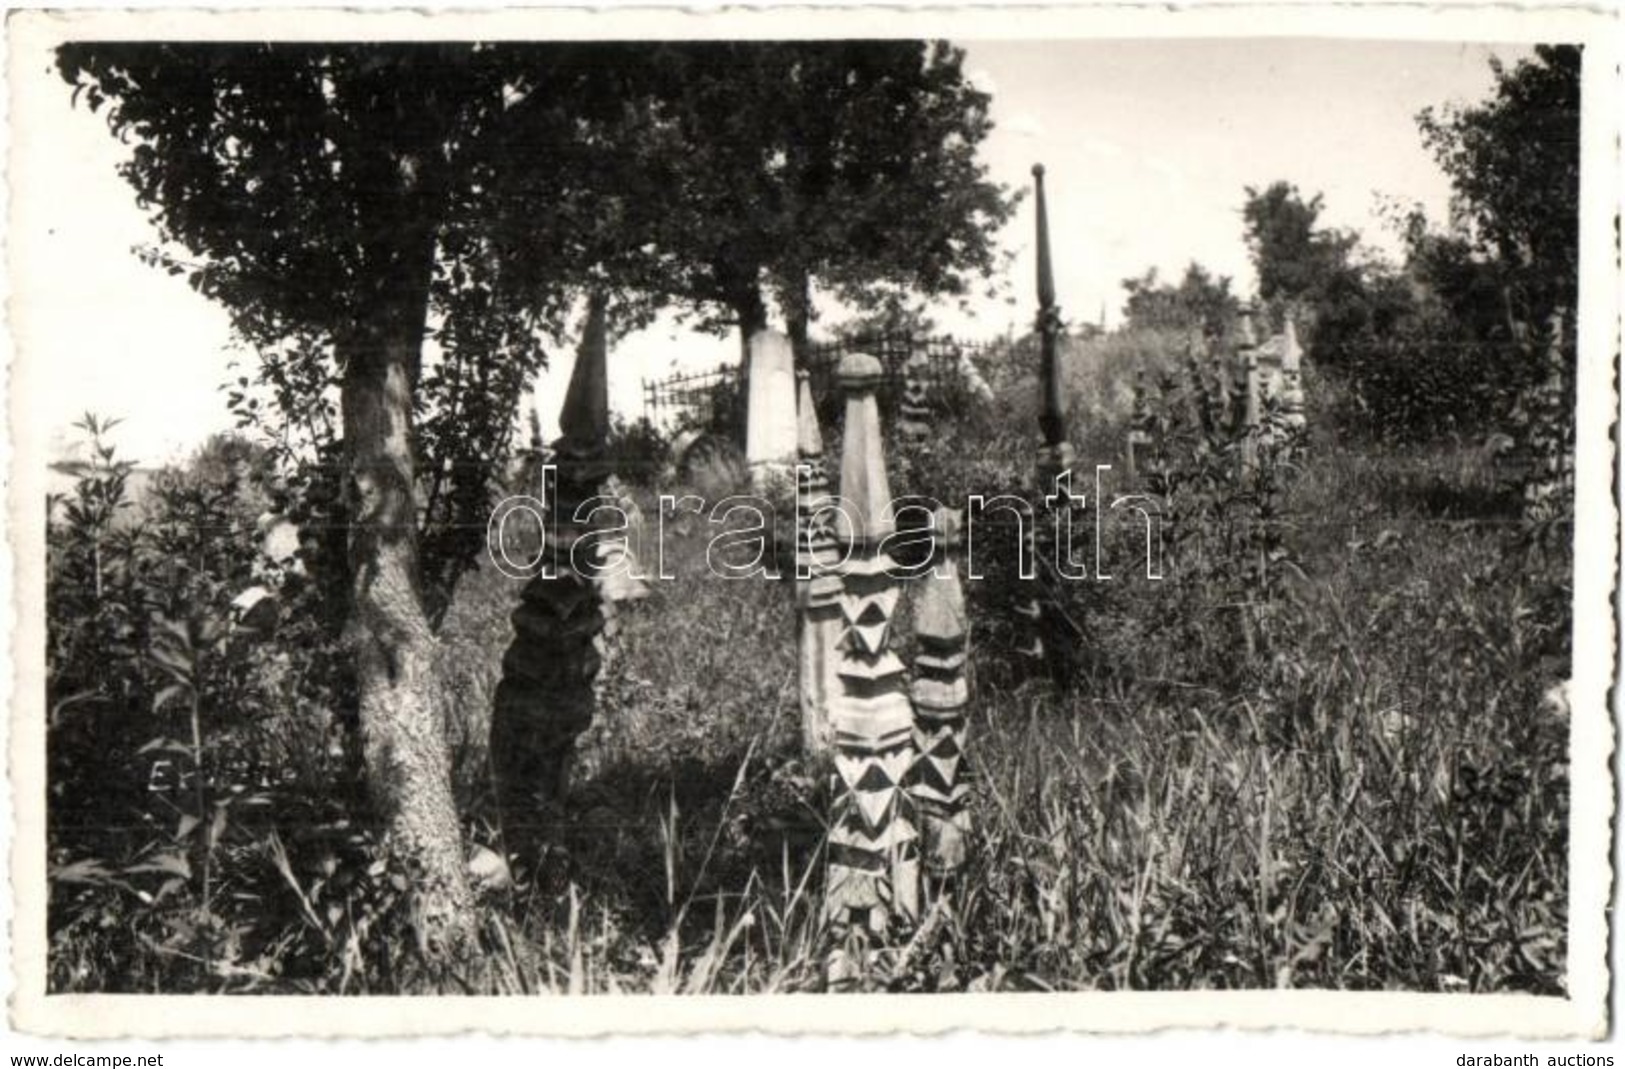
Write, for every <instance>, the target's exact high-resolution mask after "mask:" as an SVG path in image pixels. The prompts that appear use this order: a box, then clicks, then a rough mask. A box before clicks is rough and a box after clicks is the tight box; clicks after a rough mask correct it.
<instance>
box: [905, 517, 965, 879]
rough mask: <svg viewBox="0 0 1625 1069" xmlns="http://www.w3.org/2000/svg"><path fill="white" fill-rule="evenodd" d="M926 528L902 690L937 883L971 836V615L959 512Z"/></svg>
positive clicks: (927, 850)
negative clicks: (909, 709) (927, 543)
mask: <svg viewBox="0 0 1625 1069" xmlns="http://www.w3.org/2000/svg"><path fill="white" fill-rule="evenodd" d="M933 527H934V529H935V546H934V549H935V560H934V561H933V567H932V568H931V570H930V571H928V572H926V573H925V574H924V575H923V576H921V577H920V578H919V579H916V580H915V581H914V586H913V589H912V590H911V591H910V592H909V604H910V606H911V607H912V609H913V612H912V620H913V625H914V640H915V644H916V647H917V649H916V652H915V655H914V683H913V686H912V687H911V688H910V692H909V693H910V696H911V697H912V699H913V702H914V748H915V750H916V751H918V757H917V758H916V759H915V763H914V775H913V777H912V779H911V780H910V783H909V792H910V793H911V794H912V795H913V797H914V806H915V811H916V813H917V815H918V819H919V822H920V834H921V840H922V843H923V850H922V851H921V853H922V855H923V857H924V860H925V867H926V871H927V872H929V873H930V874H931V875H933V876H936V877H939V878H941V877H947V876H951V875H953V874H954V873H956V872H958V871H959V869H960V867H961V866H962V865H964V863H965V846H966V841H967V840H968V839H969V837H970V810H969V807H968V806H967V804H966V803H967V801H968V799H967V795H968V792H969V788H968V787H967V785H966V783H965V780H964V775H963V773H964V769H963V762H964V758H965V713H966V705H967V703H968V702H969V700H970V684H969V682H968V681H967V680H966V676H965V664H966V660H967V658H968V656H969V652H970V615H969V614H968V613H967V612H966V611H965V589H964V586H963V584H962V583H961V582H960V578H959V550H960V546H961V543H962V526H961V521H960V516H959V513H957V512H953V511H950V510H948V509H946V508H939V509H938V510H937V511H936V513H935V514H934V517H933Z"/></svg>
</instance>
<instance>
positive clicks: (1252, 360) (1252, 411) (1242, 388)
mask: <svg viewBox="0 0 1625 1069" xmlns="http://www.w3.org/2000/svg"><path fill="white" fill-rule="evenodd" d="M1239 333H1240V340H1239V342H1238V344H1237V352H1236V356H1235V362H1234V364H1233V365H1232V367H1233V368H1234V370H1235V373H1236V383H1235V384H1236V389H1237V392H1238V393H1239V394H1240V395H1241V409H1240V415H1241V419H1240V426H1239V427H1238V428H1237V433H1238V434H1239V436H1240V438H1241V469H1242V471H1243V472H1244V473H1245V472H1251V471H1253V470H1255V469H1256V468H1257V467H1258V434H1259V424H1260V422H1261V420H1262V418H1263V413H1264V400H1263V396H1262V382H1261V380H1260V379H1259V373H1258V332H1257V331H1256V330H1255V329H1254V327H1253V312H1252V309H1251V308H1250V307H1243V308H1242V310H1241V326H1240V331H1239Z"/></svg>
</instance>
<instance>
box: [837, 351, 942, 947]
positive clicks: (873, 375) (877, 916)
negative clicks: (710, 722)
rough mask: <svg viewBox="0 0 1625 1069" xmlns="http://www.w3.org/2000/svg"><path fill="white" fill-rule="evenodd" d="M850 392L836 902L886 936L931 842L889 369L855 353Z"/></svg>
mask: <svg viewBox="0 0 1625 1069" xmlns="http://www.w3.org/2000/svg"><path fill="white" fill-rule="evenodd" d="M839 376H840V384H841V388H842V390H843V391H844V392H845V395H846V415H845V422H844V425H843V428H842V443H841V485H840V493H841V503H842V505H843V508H842V509H841V511H840V512H839V513H838V514H837V517H836V526H835V537H836V539H837V542H838V543H839V544H840V545H841V547H842V548H843V549H844V550H846V552H847V554H848V555H847V558H846V560H845V562H844V563H843V564H842V565H841V586H842V589H841V595H840V611H841V627H842V634H841V646H840V653H839V657H840V660H839V664H838V665H837V667H836V673H837V675H838V676H839V679H840V691H839V693H838V694H835V695H832V696H831V700H830V720H831V723H832V725H833V727H834V729H835V754H834V757H835V772H836V775H835V783H834V787H835V798H834V809H833V812H832V814H831V821H830V834H829V882H828V887H827V890H826V903H827V909H828V912H829V916H830V919H831V921H832V922H833V923H835V924H836V925H837V927H850V928H860V927H861V928H867V929H868V930H869V931H871V932H880V931H883V930H884V929H885V928H886V926H887V923H888V921H889V920H890V919H891V918H892V917H893V916H894V915H897V916H899V917H901V918H904V919H913V918H915V917H917V916H918V914H919V872H920V862H919V843H918V841H917V838H918V833H917V832H916V830H915V821H914V811H913V810H914V806H913V802H912V800H911V798H910V796H909V794H908V792H907V790H906V789H905V779H906V778H907V776H908V775H909V772H910V767H911V766H912V764H913V761H914V734H913V733H914V710H913V707H912V705H911V704H910V702H909V698H908V691H907V684H906V679H905V677H906V670H905V668H904V666H903V662H902V661H901V660H900V659H899V658H898V656H897V654H896V653H895V652H893V651H892V648H891V628H892V616H893V614H894V613H895V612H896V610H897V601H898V597H899V594H900V593H901V591H900V588H899V586H898V583H897V580H896V578H895V577H894V576H893V575H892V574H891V569H892V562H891V559H890V557H889V556H888V555H886V554H884V553H882V552H881V542H882V540H883V539H884V538H885V537H886V536H887V535H889V534H891V533H892V531H893V530H894V526H893V516H892V508H891V488H890V485H889V484H888V482H887V479H886V467H885V457H884V455H883V454H882V446H881V432H880V410H879V406H878V404H877V403H876V400H875V389H876V387H877V386H879V384H880V379H881V366H880V361H879V360H877V359H875V358H874V357H872V356H869V355H868V354H866V353H852V354H849V355H848V356H847V357H846V358H845V359H843V360H842V361H841V364H840V371H839Z"/></svg>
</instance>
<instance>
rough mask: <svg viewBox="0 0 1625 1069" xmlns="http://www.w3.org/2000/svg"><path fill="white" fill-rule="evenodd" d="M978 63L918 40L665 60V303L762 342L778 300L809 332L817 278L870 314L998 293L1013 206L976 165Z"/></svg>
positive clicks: (720, 46)
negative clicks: (1002, 231)
mask: <svg viewBox="0 0 1625 1069" xmlns="http://www.w3.org/2000/svg"><path fill="white" fill-rule="evenodd" d="M962 61H963V55H962V53H961V52H960V51H959V50H958V49H954V48H951V47H949V46H948V45H946V44H943V43H941V42H936V43H926V42H920V41H846V42H807V41H786V42H771V43H766V44H760V43H742V42H716V43H701V44H672V45H667V46H665V47H663V48H661V49H660V50H659V52H658V55H657V58H656V67H657V69H658V71H659V72H660V77H661V78H662V79H663V91H662V92H663V95H662V97H661V98H660V99H658V100H656V101H655V102H654V103H653V105H652V115H653V118H652V121H651V124H650V127H649V130H648V133H649V134H650V135H651V136H650V138H649V139H648V141H647V142H646V145H645V148H646V150H647V152H648V158H647V166H646V170H647V173H649V174H652V175H658V176H659V182H658V184H659V185H660V187H661V188H662V190H663V191H664V196H665V198H666V199H665V200H664V201H662V217H661V219H660V220H659V224H658V236H657V237H656V243H657V244H658V245H659V247H660V248H661V250H662V252H663V254H664V256H665V262H666V263H667V265H668V268H669V270H668V272H667V274H666V276H665V278H664V281H663V283H662V284H661V285H660V287H659V288H660V291H661V292H662V293H663V294H665V295H667V296H669V297H671V298H673V299H674V300H676V301H679V302H681V303H684V304H686V305H687V306H689V307H690V308H691V309H694V310H696V311H697V312H698V313H699V316H700V321H701V323H702V325H704V326H707V327H710V328H712V329H724V328H726V327H729V326H735V325H737V326H740V327H741V328H742V329H743V330H744V331H745V332H746V333H749V332H750V331H751V330H753V329H754V328H756V327H758V326H760V325H762V323H763V322H764V321H765V317H766V308H767V299H768V298H769V297H776V298H777V299H778V301H779V303H780V304H781V306H782V307H784V308H785V310H786V314H787V316H788V318H789V319H790V320H791V328H792V333H796V332H797V331H798V330H804V328H805V321H806V318H807V316H808V315H809V311H810V310H809V308H808V303H809V290H810V286H811V284H812V281H813V280H815V279H816V280H817V283H818V284H819V285H820V286H822V287H824V288H826V289H827V290H829V291H831V292H833V293H834V294H835V295H836V296H838V297H840V298H842V299H843V300H845V301H847V302H849V303H851V304H853V305H855V306H857V307H860V308H864V309H874V308H878V307H881V306H883V305H885V304H886V303H887V302H888V300H890V301H892V302H893V303H895V300H896V299H897V297H898V295H899V294H904V293H908V294H914V295H928V296H949V297H955V296H962V295H964V294H967V293H969V292H970V289H971V287H972V285H973V284H974V283H975V282H976V281H977V280H982V281H987V280H989V279H991V278H992V276H993V274H994V272H995V270H996V268H997V267H998V265H999V258H998V254H997V251H996V249H995V246H994V244H993V236H994V234H995V233H996V232H997V230H998V229H999V227H1001V226H1002V225H1003V224H1004V223H1005V221H1006V220H1008V219H1009V217H1010V215H1011V213H1012V211H1013V210H1014V205H1015V199H1014V198H1013V197H1012V196H1011V195H1010V194H1009V193H1008V191H1006V190H1005V189H1004V188H1003V187H1002V186H999V185H997V184H995V183H993V182H990V181H989V180H988V179H987V177H986V168H985V167H984V166H983V165H982V164H981V162H980V161H979V160H978V158H977V151H978V149H979V148H980V146H981V144H982V142H983V141H984V139H985V138H986V136H987V134H988V132H989V131H990V130H991V129H992V122H991V120H990V119H989V117H988V103H989V97H988V96H987V94H985V93H982V92H980V91H979V90H977V89H976V88H975V87H973V86H972V85H970V84H969V83H968V82H967V81H966V80H965V78H964V75H963V72H962V69H961V67H962Z"/></svg>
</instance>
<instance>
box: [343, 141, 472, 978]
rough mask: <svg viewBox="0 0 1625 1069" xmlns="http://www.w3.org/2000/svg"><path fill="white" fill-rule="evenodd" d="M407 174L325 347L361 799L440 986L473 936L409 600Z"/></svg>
mask: <svg viewBox="0 0 1625 1069" xmlns="http://www.w3.org/2000/svg"><path fill="white" fill-rule="evenodd" d="M414 174H415V169H414V168H412V167H411V166H410V161H403V164H402V166H401V167H400V176H401V179H400V180H401V181H402V183H403V185H404V186H406V187H407V188H406V189H404V190H403V191H402V195H401V196H399V197H397V198H391V199H392V200H393V201H394V203H392V204H390V205H388V207H386V208H385V209H384V210H382V211H380V212H379V213H378V216H377V218H376V221H375V223H374V227H373V229H372V235H373V240H372V241H371V242H370V243H369V247H368V248H367V249H366V255H365V256H364V257H363V263H364V264H365V265H366V268H367V273H368V275H369V276H370V277H371V279H372V281H373V286H372V287H370V288H371V289H372V290H373V293H372V294H371V298H370V299H369V300H365V301H363V302H361V309H360V311H359V312H358V314H357V316H356V318H355V322H354V326H353V329H352V330H350V331H348V332H346V334H345V336H343V337H341V338H340V339H339V340H338V343H337V345H336V352H337V356H338V357H339V360H340V363H341V366H342V368H343V382H342V388H341V406H342V410H343V414H344V451H345V460H346V464H347V468H348V476H349V485H348V489H349V494H350V497H351V510H350V515H351V530H350V541H349V547H348V548H349V554H348V556H349V563H350V575H351V604H350V618H349V621H348V623H347V627H346V639H347V644H348V646H349V647H350V649H351V651H352V653H353V656H354V658H355V667H356V679H357V684H358V689H359V692H360V720H361V735H362V751H363V756H364V760H365V764H366V772H367V787H368V791H369V794H370V796H371V799H372V803H373V806H374V808H375V810H376V812H377V814H378V817H379V819H380V821H381V823H382V825H383V830H384V833H385V840H386V844H387V849H388V850H389V853H390V856H391V857H392V858H393V859H394V860H395V861H396V862H397V863H398V864H399V865H400V866H401V867H402V868H403V869H405V870H406V875H407V878H408V879H409V880H410V881H411V888H412V894H413V900H414V901H413V904H414V916H413V926H414V928H415V931H416V934H417V937H418V943H419V946H418V949H419V951H420V952H421V954H422V957H423V960H424V962H425V964H426V965H427V967H428V968H429V970H430V972H431V974H433V978H434V979H435V980H436V981H437V982H443V981H444V980H446V979H452V978H456V977H458V976H459V975H461V974H463V973H464V967H465V966H466V965H467V964H468V963H470V962H472V961H473V960H474V957H475V955H474V951H475V948H476V934H475V932H476V925H475V920H474V909H473V895H472V892H471V891H470V888H469V884H468V878H467V874H466V869H465V866H464V859H463V849H462V833H461V827H460V824H459V821H458V816H457V808H456V803H455V801H454V799H453V795H452V790H451V773H450V760H449V756H448V750H447V745H446V740H445V735H444V728H443V726H442V724H441V719H440V715H439V709H438V706H437V705H436V702H435V694H434V686H435V681H434V678H433V667H432V664H433V656H432V655H433V651H434V645H435V639H434V635H433V632H432V631H431V629H430V626H429V621H428V618H427V616H426V615H425V613H424V609H423V601H422V597H421V593H420V589H419V576H418V561H417V536H416V532H417V509H416V502H415V499H414V496H413V483H414V478H415V475H416V469H415V458H414V455H413V433H412V397H413V391H414V389H415V387H416V385H417V378H418V372H419V366H420V362H421V358H422V344H423V335H424V327H425V319H426V315H427V307H428V287H429V281H430V277H431V274H432V272H433V268H434V250H435V234H434V229H433V225H432V223H431V222H430V221H429V220H430V218H431V216H430V213H428V212H425V211H423V210H422V208H423V207H424V205H423V204H422V203H421V201H420V199H419V198H418V197H414V196H411V195H410V193H411V192H412V190H411V189H410V186H411V184H412V180H413V176H414Z"/></svg>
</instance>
